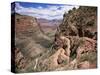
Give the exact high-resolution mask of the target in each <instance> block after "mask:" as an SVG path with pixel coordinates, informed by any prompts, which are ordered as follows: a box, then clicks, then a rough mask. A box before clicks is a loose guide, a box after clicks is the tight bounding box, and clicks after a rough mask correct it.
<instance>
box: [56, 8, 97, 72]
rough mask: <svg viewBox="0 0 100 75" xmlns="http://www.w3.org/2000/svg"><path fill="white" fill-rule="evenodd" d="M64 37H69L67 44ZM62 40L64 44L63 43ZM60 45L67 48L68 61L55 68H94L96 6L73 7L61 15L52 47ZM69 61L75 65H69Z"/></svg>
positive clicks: (95, 56) (95, 63) (95, 59)
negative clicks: (64, 64)
mask: <svg viewBox="0 0 100 75" xmlns="http://www.w3.org/2000/svg"><path fill="white" fill-rule="evenodd" d="M62 37H63V38H62ZM66 38H67V39H69V44H68V41H67V40H66ZM64 41H65V42H66V44H64ZM61 47H62V48H63V49H65V50H66V49H68V50H69V53H70V55H69V58H70V63H69V64H67V66H66V67H62V68H59V69H57V70H61V69H62V70H64V69H86V68H96V65H97V62H96V61H97V8H96V7H88V6H80V7H79V8H78V9H76V8H73V9H72V10H69V11H68V13H65V14H64V15H63V22H62V24H60V25H59V27H58V28H57V32H56V34H55V46H54V48H55V49H59V48H61ZM85 56H86V57H85ZM74 61H75V62H74ZM71 63H73V64H74V65H76V66H75V67H73V66H70V64H71ZM86 65H88V66H86ZM94 65H95V66H94ZM91 66H92V67H91Z"/></svg>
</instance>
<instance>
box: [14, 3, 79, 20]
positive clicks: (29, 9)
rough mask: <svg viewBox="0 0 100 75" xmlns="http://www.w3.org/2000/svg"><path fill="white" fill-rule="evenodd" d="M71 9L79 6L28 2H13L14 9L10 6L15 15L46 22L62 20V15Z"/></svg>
mask: <svg viewBox="0 0 100 75" xmlns="http://www.w3.org/2000/svg"><path fill="white" fill-rule="evenodd" d="M73 7H75V8H78V7H79V6H73V5H67V4H46V3H28V2H15V8H14V7H13V5H12V8H13V9H15V12H16V13H19V14H22V15H29V16H33V17H36V18H44V19H48V20H53V19H62V18H63V14H64V13H65V12H68V10H71V9H72V8H73Z"/></svg>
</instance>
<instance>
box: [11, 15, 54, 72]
mask: <svg viewBox="0 0 100 75" xmlns="http://www.w3.org/2000/svg"><path fill="white" fill-rule="evenodd" d="M11 17H12V21H15V49H14V48H13V49H14V51H12V53H13V52H14V54H15V55H12V57H14V56H15V58H12V60H14V59H15V65H16V69H17V71H24V70H25V67H23V64H25V65H24V66H31V65H30V64H29V61H31V59H33V60H34V59H35V58H36V57H39V56H41V55H42V54H43V53H45V52H46V51H48V49H49V48H50V46H51V44H52V41H51V39H50V38H49V37H47V36H46V35H44V33H43V32H42V31H41V28H40V26H39V24H38V22H37V19H36V18H35V17H31V16H26V15H20V14H12V16H11ZM12 26H13V23H12ZM21 60H22V62H21ZM18 63H19V64H18ZM20 63H22V64H20ZM31 64H32V61H31ZM20 66H22V68H23V69H22V68H20Z"/></svg>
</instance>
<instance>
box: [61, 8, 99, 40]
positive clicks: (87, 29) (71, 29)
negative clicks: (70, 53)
mask: <svg viewBox="0 0 100 75" xmlns="http://www.w3.org/2000/svg"><path fill="white" fill-rule="evenodd" d="M63 17H64V18H63V22H62V24H61V25H60V26H59V30H60V33H62V34H63V35H66V36H80V37H89V38H94V39H96V38H95V36H96V35H97V8H96V7H88V6H85V7H82V6H80V7H79V8H78V9H75V8H73V9H72V10H70V11H69V12H68V13H65V14H64V15H63Z"/></svg>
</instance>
